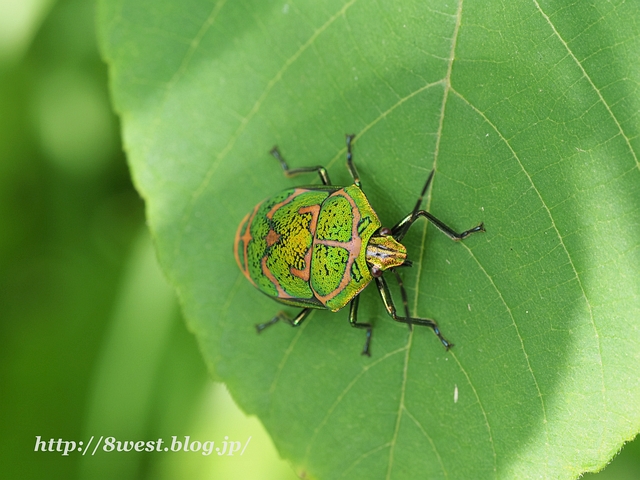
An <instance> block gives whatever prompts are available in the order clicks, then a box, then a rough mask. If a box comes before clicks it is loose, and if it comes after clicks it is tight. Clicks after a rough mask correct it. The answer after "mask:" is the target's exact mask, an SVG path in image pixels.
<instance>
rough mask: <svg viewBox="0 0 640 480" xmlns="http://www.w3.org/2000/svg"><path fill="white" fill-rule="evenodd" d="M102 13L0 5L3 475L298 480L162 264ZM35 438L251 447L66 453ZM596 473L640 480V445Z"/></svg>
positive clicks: (32, 0)
mask: <svg viewBox="0 0 640 480" xmlns="http://www.w3.org/2000/svg"><path fill="white" fill-rule="evenodd" d="M94 17H95V3H94V2H93V1H91V0H59V1H54V0H0V478H8V479H14V478H15V479H18V478H19V479H31V478H34V479H35V478H38V479H41V478H47V479H58V478H60V479H75V478H81V479H99V478H109V479H110V478H118V479H129V478H130V479H133V478H141V479H144V478H160V479H162V478H167V479H171V478H190V479H198V478H216V479H218V478H220V479H231V480H233V479H243V480H250V479H283V480H286V479H289V478H295V476H294V474H293V472H292V471H291V469H290V468H289V466H288V465H287V464H286V462H283V461H282V460H280V459H279V458H278V455H277V452H276V451H275V449H274V447H273V446H272V444H271V442H270V440H269V438H268V436H267V435H266V433H265V432H264V430H263V429H262V426H261V425H260V423H259V422H258V421H257V420H256V419H255V418H247V417H245V416H244V415H243V414H242V412H240V411H239V410H238V409H237V408H236V407H235V405H234V404H233V401H232V400H231V398H230V397H229V395H228V394H227V392H226V390H225V388H224V386H223V385H220V384H215V383H214V382H212V381H211V380H210V379H209V377H208V375H207V372H206V369H205V366H204V363H203V362H202V360H201V358H200V353H199V351H198V346H197V344H196V342H195V340H194V338H193V337H192V335H191V334H190V333H189V332H188V331H187V329H186V327H185V323H184V321H183V320H182V318H181V317H180V312H179V306H178V303H177V301H176V299H175V297H174V294H173V292H172V289H171V288H170V287H169V286H168V285H167V283H166V281H165V280H164V278H163V276H162V273H161V272H160V269H159V267H158V265H157V263H156V259H155V254H154V252H153V246H152V242H151V239H150V238H149V235H148V233H147V231H146V227H145V222H144V205H143V203H142V201H141V200H140V198H139V196H138V195H137V194H136V192H135V190H134V188H133V186H132V184H131V180H130V178H129V173H128V169H127V165H126V158H125V154H124V153H123V151H122V147H121V143H120V137H119V125H118V119H117V118H116V116H115V115H114V114H113V112H112V110H111V107H110V105H109V95H108V78H107V69H106V66H105V65H104V64H103V62H102V61H101V59H100V56H99V51H98V46H97V43H96V39H95V25H94V20H95V19H94ZM38 435H39V436H40V437H41V438H42V439H43V440H46V441H48V440H49V439H52V438H53V439H56V440H57V439H59V438H62V439H64V440H74V441H85V442H86V441H87V440H88V439H89V438H90V437H91V436H92V435H95V436H100V435H105V436H108V435H114V436H117V437H118V438H119V439H123V440H145V441H146V440H155V439H157V438H163V439H165V441H167V440H170V439H171V436H173V435H176V436H178V439H179V440H184V436H185V435H189V436H190V437H191V440H200V441H207V440H213V441H215V442H216V445H221V443H219V442H222V441H224V440H225V438H224V437H225V436H226V437H228V439H229V440H230V441H231V440H234V441H241V442H243V443H244V442H246V441H247V439H248V438H249V437H251V440H250V443H249V445H248V447H247V449H246V451H245V454H244V455H243V456H238V455H235V456H231V457H230V456H226V455H225V456H218V455H216V454H215V452H214V454H213V455H210V456H203V455H201V454H199V453H193V452H190V453H184V452H182V453H164V452H161V453H156V452H153V453H115V452H114V453H111V454H98V455H96V456H89V454H87V455H86V456H82V455H81V454H79V453H77V452H76V453H72V454H70V455H69V456H62V455H61V454H60V453H59V452H34V447H35V439H36V436H38ZM94 441H95V440H94ZM585 478H590V479H623V480H626V479H634V480H635V479H637V478H640V442H638V441H636V442H633V443H631V444H629V445H627V446H626V447H625V449H624V450H623V451H622V453H621V454H620V455H619V456H618V457H617V458H616V459H615V460H614V461H613V462H612V464H611V465H610V466H609V467H607V468H606V469H605V470H604V471H603V472H601V473H600V474H597V475H587V476H585Z"/></svg>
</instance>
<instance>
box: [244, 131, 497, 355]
mask: <svg viewBox="0 0 640 480" xmlns="http://www.w3.org/2000/svg"><path fill="white" fill-rule="evenodd" d="M353 138H354V135H347V136H346V143H347V168H348V170H349V173H350V174H351V177H352V178H353V185H350V186H338V185H332V184H331V181H330V180H329V175H328V173H327V170H326V169H325V168H324V167H322V166H316V167H301V168H294V169H291V168H289V165H288V164H287V162H286V161H285V160H284V158H283V157H282V155H281V154H280V151H279V150H278V148H277V147H274V148H273V149H272V150H271V152H270V153H271V154H272V155H273V156H274V157H275V158H276V159H277V160H278V161H279V162H280V165H281V167H282V169H283V170H284V174H285V175H286V176H287V177H293V176H295V175H298V174H301V173H313V172H315V173H317V174H318V175H319V177H320V180H321V182H322V185H311V186H303V187H296V188H290V189H287V190H285V191H283V192H280V193H279V194H277V195H275V196H273V197H270V198H268V199H266V200H264V201H263V202H261V203H259V204H258V205H256V206H255V207H254V208H253V210H252V211H251V212H249V213H248V214H247V215H246V216H245V217H244V219H243V220H242V221H241V222H240V226H239V227H238V230H237V232H236V236H235V242H234V254H235V258H236V262H237V263H238V266H239V267H240V270H241V271H242V273H243V274H244V275H245V277H246V278H247V279H248V280H249V281H250V282H251V283H252V284H253V285H254V286H255V287H257V288H258V289H259V290H260V291H261V292H263V293H264V294H266V295H268V296H269V297H271V298H273V299H275V300H277V301H278V302H281V303H284V304H285V305H289V306H294V307H300V308H302V310H301V311H300V312H299V313H298V314H297V315H296V316H295V317H294V318H289V316H287V315H286V314H285V313H284V312H280V313H278V314H277V315H276V316H275V317H273V318H272V319H271V320H270V321H268V322H266V323H261V324H258V325H256V329H257V330H258V333H260V332H261V331H262V330H264V329H265V328H267V327H268V326H270V325H273V324H274V323H276V322H278V321H284V322H287V323H289V324H290V325H291V326H294V327H297V326H299V325H300V324H301V323H302V322H303V321H304V320H305V318H307V317H308V316H309V314H310V313H311V311H312V309H327V310H331V311H333V312H336V311H338V310H340V309H341V308H343V307H345V306H347V304H350V310H349V323H350V324H351V326H352V327H356V328H361V329H365V330H366V340H365V344H364V348H363V350H362V354H363V355H370V353H369V346H370V342H371V330H372V325H371V324H370V323H363V322H358V318H357V316H358V302H359V298H360V297H359V294H360V292H362V290H363V289H364V288H365V287H366V286H367V285H368V284H369V283H370V282H371V281H372V280H374V281H375V283H376V286H377V287H378V292H379V293H380V297H381V298H382V303H383V304H384V306H385V308H386V310H387V313H388V314H389V315H390V316H391V318H393V319H394V320H395V321H397V322H402V323H406V324H409V326H411V325H422V326H425V327H430V328H431V329H433V331H434V332H435V334H436V335H437V336H438V338H439V339H440V341H441V342H442V344H443V345H444V347H445V349H447V350H448V349H449V348H451V347H452V346H453V344H452V343H450V342H449V341H448V340H447V339H445V338H444V336H443V335H442V334H441V333H440V329H439V328H438V325H437V323H436V322H435V321H434V320H431V319H428V318H421V317H412V316H411V315H410V314H409V309H408V306H407V294H406V290H405V288H404V285H403V284H402V280H401V277H400V275H399V274H398V272H397V271H396V268H398V267H403V266H411V262H410V260H408V259H407V250H406V248H405V247H404V245H402V244H401V243H400V242H401V241H402V239H403V237H404V236H405V235H406V233H407V231H408V230H409V228H410V227H411V225H413V223H414V222H415V221H416V220H417V219H418V218H420V217H425V218H427V219H428V220H430V221H431V222H432V223H433V224H434V225H435V226H436V227H437V228H438V229H439V230H440V231H441V232H443V233H444V234H445V235H447V236H448V237H449V238H451V239H452V240H456V241H458V240H463V239H464V238H466V237H468V236H469V235H471V234H472V233H476V232H484V231H485V230H484V225H483V223H480V224H479V225H477V226H475V227H473V228H471V229H469V230H466V231H464V232H462V233H457V232H455V231H454V230H453V229H452V228H450V227H448V226H447V225H445V224H444V223H443V222H441V221H440V220H438V219H437V218H435V217H434V216H433V215H431V214H430V213H429V212H427V211H425V210H421V205H422V200H423V198H424V196H425V194H426V192H427V189H428V188H429V185H430V184H431V180H432V179H433V175H434V171H433V170H432V171H431V173H430V174H429V176H428V178H427V181H426V182H425V184H424V187H423V188H422V191H421V193H420V196H419V197H418V201H417V202H416V205H415V207H414V209H413V211H412V212H411V213H409V214H408V215H406V216H405V217H404V218H403V219H402V220H400V221H399V222H398V223H397V224H396V225H395V226H394V227H393V228H386V227H383V226H382V224H381V223H380V220H379V219H378V216H377V215H376V213H375V211H374V210H373V208H372V207H371V205H370V204H369V200H368V199H367V197H366V196H365V194H364V192H363V191H362V184H361V182H360V178H359V176H358V172H357V170H356V167H355V165H354V163H353V155H352V151H351V150H352V148H351V144H352V141H353ZM385 271H389V272H391V273H393V275H394V277H395V278H396V281H397V282H398V286H399V289H400V293H401V296H402V301H403V304H404V312H405V315H404V316H401V315H399V314H398V311H397V309H396V306H395V303H394V300H393V298H392V296H391V291H390V289H389V286H388V284H387V281H386V280H385V278H384V276H383V273H384V272H385Z"/></svg>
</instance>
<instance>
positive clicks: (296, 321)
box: [256, 308, 311, 333]
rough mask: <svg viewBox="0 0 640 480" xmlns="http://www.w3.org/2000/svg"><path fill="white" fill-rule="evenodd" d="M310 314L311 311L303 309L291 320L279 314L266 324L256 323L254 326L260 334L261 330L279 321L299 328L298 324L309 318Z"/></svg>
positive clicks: (284, 314) (282, 313)
mask: <svg viewBox="0 0 640 480" xmlns="http://www.w3.org/2000/svg"><path fill="white" fill-rule="evenodd" d="M310 313H311V309H310V308H305V309H303V310H301V311H300V313H298V315H296V316H295V317H294V318H293V319H291V318H289V317H288V316H287V314H286V313H284V312H280V313H278V314H277V315H276V316H275V317H273V318H272V319H271V320H269V321H268V322H266V323H258V324H257V325H256V330H257V331H258V333H260V332H262V330H264V329H265V328H267V327H268V326H270V325H273V324H274V323H278V321H279V320H282V321H283V322H287V323H288V324H289V325H291V326H292V327H299V326H300V324H301V323H302V322H303V321H304V319H305V318H307V317H308V316H309V314H310Z"/></svg>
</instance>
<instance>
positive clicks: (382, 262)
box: [366, 227, 410, 277]
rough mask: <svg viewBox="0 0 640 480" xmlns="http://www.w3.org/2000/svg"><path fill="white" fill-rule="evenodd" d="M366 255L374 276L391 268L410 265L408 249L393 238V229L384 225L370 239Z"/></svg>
mask: <svg viewBox="0 0 640 480" xmlns="http://www.w3.org/2000/svg"><path fill="white" fill-rule="evenodd" d="M366 257H367V263H368V264H369V270H370V271H371V275H372V276H374V277H379V276H380V275H382V272H384V271H385V270H387V269H389V268H395V267H400V266H403V265H404V266H409V265H410V262H409V260H407V249H406V248H405V247H404V245H402V244H401V243H400V242H399V241H397V240H396V239H395V238H393V235H392V233H391V230H390V229H388V228H386V227H382V228H381V229H380V230H378V231H377V232H376V233H375V234H374V235H373V236H372V237H371V238H370V239H369V243H368V244H367V255H366Z"/></svg>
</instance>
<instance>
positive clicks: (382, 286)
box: [376, 277, 453, 350]
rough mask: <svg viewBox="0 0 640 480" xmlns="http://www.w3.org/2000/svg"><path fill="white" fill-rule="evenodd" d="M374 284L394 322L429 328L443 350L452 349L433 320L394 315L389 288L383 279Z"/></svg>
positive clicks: (393, 305)
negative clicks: (442, 346)
mask: <svg viewBox="0 0 640 480" xmlns="http://www.w3.org/2000/svg"><path fill="white" fill-rule="evenodd" d="M376 284H377V286H378V291H379V292H380V297H381V298H382V302H383V303H384V306H385V308H386V309H387V313H388V314H389V315H390V316H391V318H393V319H394V320H395V321H396V322H401V323H408V324H409V325H421V326H423V327H429V328H431V329H433V331H434V333H435V334H436V335H437V336H438V338H439V339H440V341H441V342H442V345H444V348H445V349H447V350H449V349H450V348H451V347H453V344H452V343H449V341H448V340H447V339H446V338H444V337H443V336H442V334H441V333H440V329H439V328H438V324H437V323H436V322H434V321H433V320H430V319H428V318H416V317H409V316H406V317H399V316H398V314H397V313H396V306H395V304H394V303H393V298H392V297H391V291H390V290H389V286H388V285H387V282H386V281H385V279H384V277H376Z"/></svg>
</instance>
